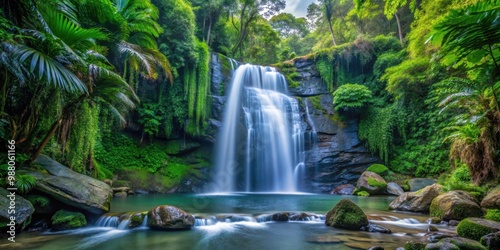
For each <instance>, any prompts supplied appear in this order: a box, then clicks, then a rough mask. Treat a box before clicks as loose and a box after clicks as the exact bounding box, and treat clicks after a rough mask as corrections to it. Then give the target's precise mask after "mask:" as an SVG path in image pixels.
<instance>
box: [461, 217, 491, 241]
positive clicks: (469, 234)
mask: <svg viewBox="0 0 500 250" xmlns="http://www.w3.org/2000/svg"><path fill="white" fill-rule="evenodd" d="M498 231H500V222H496V221H492V220H487V219H481V218H466V219H463V220H462V221H461V222H460V223H459V224H458V226H457V234H458V236H460V237H465V238H469V239H473V240H478V241H479V240H481V237H483V236H484V235H487V234H490V233H495V232H498Z"/></svg>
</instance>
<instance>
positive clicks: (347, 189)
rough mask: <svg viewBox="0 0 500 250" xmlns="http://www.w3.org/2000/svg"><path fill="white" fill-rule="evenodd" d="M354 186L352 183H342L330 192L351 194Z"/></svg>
mask: <svg viewBox="0 0 500 250" xmlns="http://www.w3.org/2000/svg"><path fill="white" fill-rule="evenodd" d="M355 188H356V187H355V186H354V185H352V184H343V185H340V186H338V187H336V188H335V189H334V190H332V191H331V192H330V194H338V195H351V194H352V192H353V191H354V189H355Z"/></svg>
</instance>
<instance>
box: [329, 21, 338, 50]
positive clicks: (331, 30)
mask: <svg viewBox="0 0 500 250" xmlns="http://www.w3.org/2000/svg"><path fill="white" fill-rule="evenodd" d="M328 26H329V27H330V33H331V34H332V41H333V46H337V43H336V42H335V36H334V35H333V27H332V21H331V20H328Z"/></svg>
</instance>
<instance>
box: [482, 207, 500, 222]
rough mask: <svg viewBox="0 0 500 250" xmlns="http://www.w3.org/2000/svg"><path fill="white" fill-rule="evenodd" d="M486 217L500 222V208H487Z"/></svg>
mask: <svg viewBox="0 0 500 250" xmlns="http://www.w3.org/2000/svg"><path fill="white" fill-rule="evenodd" d="M484 218H485V219H488V220H493V221H498V222H500V210H498V209H487V210H486V214H485V215H484Z"/></svg>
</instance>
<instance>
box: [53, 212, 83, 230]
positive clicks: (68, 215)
mask: <svg viewBox="0 0 500 250" xmlns="http://www.w3.org/2000/svg"><path fill="white" fill-rule="evenodd" d="M50 220H51V224H52V229H54V230H58V231H59V230H69V229H75V228H80V227H84V226H86V225H87V219H86V218H85V215H83V214H82V213H80V212H74V211H67V210H63V209H61V210H59V211H57V212H56V213H55V214H54V215H53V216H52V218H51V219H50Z"/></svg>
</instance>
